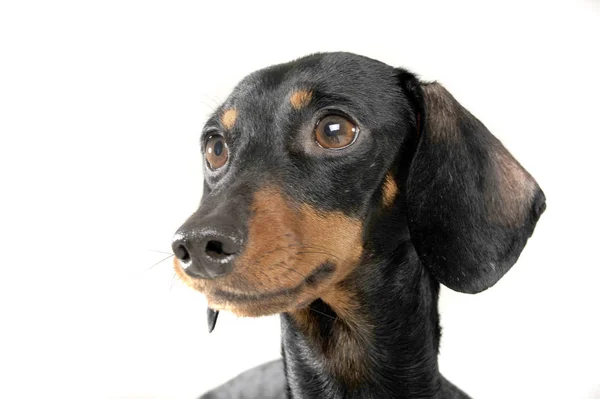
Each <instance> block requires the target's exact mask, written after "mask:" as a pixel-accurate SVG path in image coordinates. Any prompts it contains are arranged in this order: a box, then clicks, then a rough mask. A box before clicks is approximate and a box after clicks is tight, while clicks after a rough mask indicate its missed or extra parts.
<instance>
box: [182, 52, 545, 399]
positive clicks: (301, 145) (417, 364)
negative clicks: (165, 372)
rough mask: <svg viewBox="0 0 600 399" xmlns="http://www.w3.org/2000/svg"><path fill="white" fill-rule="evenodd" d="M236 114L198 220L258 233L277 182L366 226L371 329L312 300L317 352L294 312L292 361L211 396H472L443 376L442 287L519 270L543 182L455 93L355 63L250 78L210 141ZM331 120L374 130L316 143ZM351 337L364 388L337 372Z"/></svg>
mask: <svg viewBox="0 0 600 399" xmlns="http://www.w3.org/2000/svg"><path fill="white" fill-rule="evenodd" d="M298 89H306V90H310V91H311V92H312V93H313V96H312V100H311V102H310V104H308V105H307V106H306V107H304V108H303V109H301V110H299V111H294V110H292V109H291V106H290V105H289V101H288V96H289V94H290V93H291V92H293V90H298ZM230 107H235V108H236V109H237V110H238V114H239V117H238V119H237V120H236V124H235V127H234V128H233V129H232V131H231V132H230V134H229V136H228V145H229V148H230V160H229V164H228V165H227V167H226V168H224V169H223V170H222V171H219V172H210V171H207V173H206V174H205V192H204V198H203V201H202V204H201V207H200V209H199V211H198V212H197V214H196V215H201V216H198V217H203V218H205V215H213V216H214V215H220V216H219V217H220V218H222V219H218V220H226V224H227V225H229V224H236V223H238V224H240V223H241V224H240V225H241V226H242V227H241V230H244V229H247V226H245V225H244V223H246V221H247V219H248V217H249V214H250V210H249V208H248V206H249V203H250V201H251V198H252V194H253V193H254V192H256V191H257V190H258V189H259V188H260V187H263V186H264V185H265V184H276V185H277V186H278V187H280V188H281V190H282V191H283V192H285V193H286V194H287V195H288V196H289V197H290V198H293V199H294V200H295V201H297V202H298V203H306V204H310V205H311V206H313V207H315V208H317V209H319V210H322V211H323V212H328V211H337V212H342V213H343V214H345V215H348V216H349V217H352V218H356V219H360V220H362V221H363V222H364V226H365V227H364V230H363V241H364V253H363V256H362V260H361V262H360V266H359V267H357V268H356V269H355V270H354V271H353V272H352V274H351V275H350V276H349V277H348V278H347V279H346V280H345V281H344V282H343V284H345V285H347V287H348V289H351V290H352V291H353V292H355V293H356V295H357V297H358V303H359V305H360V308H359V313H360V314H361V315H363V316H364V320H366V321H368V324H369V327H368V328H367V331H368V332H367V333H365V334H362V333H360V332H359V330H357V329H356V328H354V327H353V326H352V324H351V323H349V322H348V321H347V320H343V319H341V318H339V317H338V315H336V314H335V312H334V311H333V310H332V309H331V308H330V307H329V305H328V304H327V303H325V302H324V301H322V300H320V299H318V300H316V301H315V302H313V303H312V304H309V306H310V309H311V310H312V316H313V317H314V320H315V326H316V329H317V331H318V333H317V335H318V341H317V342H318V344H315V342H314V341H313V340H310V339H309V338H308V337H307V336H305V334H303V332H302V329H301V328H299V326H298V325H296V322H295V320H294V319H293V318H292V317H290V316H289V315H288V314H286V313H284V314H282V315H281V320H282V337H283V338H282V354H283V364H282V363H281V362H279V361H276V362H272V363H269V364H267V365H265V366H261V367H259V368H256V369H253V370H251V371H249V372H247V373H244V374H243V375H242V376H240V377H238V378H237V379H234V380H233V381H231V382H229V383H227V384H225V385H223V386H222V387H219V388H217V389H215V390H213V391H211V392H209V393H207V394H205V395H204V396H203V398H225V397H227V398H284V397H288V398H302V399H306V398H319V399H325V398H376V399H380V398H467V395H466V394H464V393H463V392H462V391H460V390H459V389H457V388H456V387H454V386H453V385H452V384H450V383H449V382H448V381H446V380H445V379H444V378H443V376H442V375H441V374H440V373H439V371H438V363H437V354H438V348H439V341H440V326H439V317H438V311H437V301H438V293H439V283H440V282H441V283H443V284H445V285H447V286H449V287H450V288H452V289H455V290H458V291H462V292H468V293H475V292H479V291H482V290H484V289H486V288H489V287H490V286H492V285H493V284H494V283H496V281H498V279H499V278H500V277H502V275H503V274H504V273H506V271H508V269H509V268H510V267H511V266H512V265H513V264H514V263H515V262H516V260H517V258H518V256H519V254H520V253H521V250H522V249H523V247H524V245H525V243H526V241H527V239H528V237H529V236H530V235H531V234H532V232H533V229H534V226H535V224H536V222H537V220H538V218H539V216H540V215H541V213H542V212H543V210H544V207H545V198H544V195H543V193H542V191H541V190H540V188H539V187H538V186H537V184H536V183H535V180H533V178H531V176H530V175H529V174H528V173H527V172H526V171H524V169H522V168H521V166H520V165H519V164H518V163H517V162H516V161H514V159H513V158H512V157H511V156H510V154H508V152H507V151H506V150H505V149H504V147H502V144H500V142H499V141H498V140H496V139H495V138H494V137H493V136H492V135H491V134H490V133H489V131H488V130H487V129H486V128H485V126H483V124H482V123H481V122H479V121H478V120H477V119H476V118H475V117H473V116H472V115H471V114H470V113H468V111H466V110H465V109H464V108H463V107H461V106H460V104H458V102H456V100H455V99H454V98H453V97H452V96H451V95H450V94H449V93H447V92H445V90H443V88H441V86H439V85H437V84H435V83H430V84H426V83H422V82H420V81H419V80H418V78H417V77H416V76H415V75H413V74H412V73H410V72H408V71H406V70H402V69H397V68H393V67H390V66H388V65H385V64H383V63H381V62H378V61H375V60H372V59H369V58H365V57H361V56H357V55H353V54H348V53H328V54H316V55H311V56H308V57H305V58H302V59H299V60H296V61H294V62H290V63H287V64H282V65H277V66H273V67H270V68H267V69H264V70H261V71H258V72H255V73H253V74H251V75H250V76H248V77H247V78H246V79H244V80H243V81H242V82H241V83H240V84H239V85H238V86H237V88H236V89H235V90H234V92H233V93H232V95H231V96H230V97H229V98H228V99H227V100H226V101H225V104H224V105H223V106H222V108H221V109H219V110H218V111H217V112H216V113H215V115H214V116H213V117H212V118H211V119H210V120H209V121H208V123H207V127H206V129H205V136H204V137H206V136H207V135H210V134H211V133H213V132H215V131H220V130H222V127H221V125H220V123H219V115H220V112H221V110H222V109H227V108H230ZM331 112H335V113H337V112H341V113H343V114H345V115H347V116H348V117H350V118H351V119H353V120H354V121H356V122H357V124H358V125H359V127H360V129H361V132H360V134H359V136H358V139H357V141H356V142H355V143H354V144H353V145H351V146H350V147H348V148H347V149H344V150H340V151H328V150H324V149H321V148H318V147H316V146H314V137H313V133H312V132H313V127H314V125H315V123H316V121H317V120H318V119H319V118H320V117H322V116H323V115H325V114H328V113H331ZM203 142H204V139H203ZM387 174H390V175H391V176H393V178H394V180H395V184H396V186H397V187H398V194H397V196H396V197H395V198H394V199H393V203H392V204H391V206H385V205H384V201H383V199H382V196H383V186H384V182H385V179H386V175H387ZM502 190H503V191H502ZM223 218H224V219H223ZM203 220H204V219H203ZM214 220H216V219H214ZM239 221H242V222H239ZM188 223H190V222H188ZM198 223H200V222H198ZM224 223H225V222H224ZM332 239H335V237H332ZM318 266H319V265H315V267H318ZM331 268H334V266H333V265H327V264H325V265H322V266H321V269H316V270H317V271H318V276H315V277H314V278H313V277H311V278H312V279H314V280H316V279H317V278H319V276H324V277H326V276H327V273H328V271H329V272H330V271H331V270H332V269H331ZM311 281H312V280H308V281H306V284H309V283H311ZM252 294H253V293H249V295H252ZM251 299H252V297H249V300H251ZM338 332H343V333H344V334H346V335H345V336H347V337H348V339H349V340H350V341H351V342H355V344H356V345H360V346H361V347H362V348H366V356H365V357H364V358H363V359H361V362H362V364H363V365H366V367H365V369H366V370H367V371H366V372H365V373H364V375H363V376H362V378H361V381H360V383H356V382H352V381H349V380H348V379H346V378H345V376H343V375H336V374H335V373H332V372H330V368H328V367H327V362H328V361H329V360H328V353H330V351H331V350H333V351H335V348H336V347H335V345H336V343H335V342H332V338H331V337H332V336H334V335H335V333H338ZM332 346H333V347H332ZM265 375H267V376H268V378H264V376H265Z"/></svg>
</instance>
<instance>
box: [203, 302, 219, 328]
mask: <svg viewBox="0 0 600 399" xmlns="http://www.w3.org/2000/svg"><path fill="white" fill-rule="evenodd" d="M218 316H219V311H218V310H212V309H211V308H207V309H206V321H208V332H209V333H211V332H212V331H213V330H214V329H215V326H216V325H217V317H218Z"/></svg>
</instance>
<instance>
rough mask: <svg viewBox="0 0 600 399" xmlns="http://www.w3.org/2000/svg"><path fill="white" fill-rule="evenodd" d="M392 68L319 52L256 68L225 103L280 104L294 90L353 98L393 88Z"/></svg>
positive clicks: (242, 104) (356, 57)
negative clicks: (313, 91)
mask: <svg viewBox="0 0 600 399" xmlns="http://www.w3.org/2000/svg"><path fill="white" fill-rule="evenodd" d="M394 71H395V70H394V68H392V67H391V66H389V65H386V64H384V63H382V62H379V61H376V60H372V59H370V58H367V57H363V56H359V55H355V54H350V53H319V54H313V55H310V56H306V57H303V58H300V59H297V60H295V61H291V62H287V63H284V64H277V65H273V66H270V67H267V68H264V69H260V70H258V71H256V72H253V73H251V74H249V75H248V76H246V77H245V78H244V79H243V80H242V81H241V82H240V83H239V84H238V85H237V86H236V88H235V89H234V90H233V92H232V93H231V95H230V97H229V98H228V100H227V102H228V103H230V104H234V103H235V104H238V106H239V107H240V108H241V107H243V106H244V105H246V106H250V107H256V106H260V105H263V106H264V105H267V106H270V107H271V108H272V106H273V105H275V104H277V103H280V102H281V101H282V100H283V99H286V98H289V96H291V95H293V94H294V92H295V91H298V90H307V91H310V90H315V91H319V92H322V93H323V94H334V95H338V96H344V95H347V96H356V95H359V94H363V95H365V97H367V95H368V94H375V93H377V92H380V91H381V90H384V91H386V90H388V91H389V90H393V89H396V87H395V79H394V73H395V72H394Z"/></svg>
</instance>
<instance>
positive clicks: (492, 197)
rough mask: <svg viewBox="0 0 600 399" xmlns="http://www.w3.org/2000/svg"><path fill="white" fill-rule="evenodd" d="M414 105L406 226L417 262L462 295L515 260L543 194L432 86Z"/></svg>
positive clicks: (421, 90)
mask: <svg viewBox="0 0 600 399" xmlns="http://www.w3.org/2000/svg"><path fill="white" fill-rule="evenodd" d="M417 86H419V87H413V88H412V89H413V90H415V91H416V92H415V93H416V94H415V96H416V102H418V103H420V108H421V109H420V112H419V115H418V117H417V121H418V123H417V125H421V126H420V127H417V129H418V131H417V134H418V137H417V143H416V150H415V153H414V156H413V159H412V162H411V164H410V168H409V172H408V177H407V181H406V199H407V215H408V227H409V231H410V235H411V239H412V241H413V244H414V246H415V249H416V250H417V253H418V255H419V257H420V259H421V261H422V262H423V264H424V265H425V266H426V267H428V268H429V270H430V271H431V273H432V274H433V275H434V276H435V277H436V278H437V279H438V280H439V281H440V282H441V283H442V284H444V285H446V286H447V287H449V288H451V289H453V290H456V291H460V292H466V293H477V292H481V291H483V290H485V289H487V288H489V287H491V286H492V285H494V284H495V283H496V282H497V281H498V280H499V279H500V278H501V277H502V276H503V275H504V274H505V273H506V272H507V271H508V270H509V269H510V268H511V266H512V265H513V264H514V263H515V262H516V261H517V258H518V257H519V255H520V254H521V251H522V250H523V247H524V246H525V243H526V242H527V239H528V238H529V237H530V236H531V234H532V233H533V229H534V227H535V224H536V222H537V220H538V219H539V217H540V215H541V214H542V212H543V211H544V209H545V208H546V203H545V201H546V199H545V196H544V193H543V192H542V190H541V189H540V187H539V186H538V185H537V183H536V181H535V180H534V179H533V177H531V175H530V174H529V173H528V172H527V171H526V170H525V169H524V168H523V167H522V166H521V165H520V164H519V163H518V162H517V161H516V160H515V159H514V158H513V157H512V155H511V154H510V153H509V152H508V150H506V148H504V146H503V145H502V143H500V141H498V140H497V139H496V138H495V137H494V136H493V135H492V134H491V133H490V132H489V131H488V129H487V128H486V127H485V126H484V125H483V124H482V123H481V122H480V121H479V120H478V119H477V118H475V117H474V116H473V115H471V114H470V113H469V111H467V110H466V109H465V108H463V107H462V106H461V105H460V104H459V103H458V102H457V101H456V100H455V99H454V97H453V96H452V95H451V94H450V93H449V92H448V91H446V89H444V88H443V87H442V86H441V85H440V84H438V83H429V84H417Z"/></svg>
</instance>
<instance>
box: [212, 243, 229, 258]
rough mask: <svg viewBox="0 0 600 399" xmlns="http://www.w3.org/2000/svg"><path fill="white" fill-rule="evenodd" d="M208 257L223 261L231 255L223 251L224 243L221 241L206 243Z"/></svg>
mask: <svg viewBox="0 0 600 399" xmlns="http://www.w3.org/2000/svg"><path fill="white" fill-rule="evenodd" d="M206 255H208V256H209V257H210V258H213V259H223V258H226V257H228V256H229V255H231V254H229V253H227V252H225V251H224V250H223V243H222V242H221V241H216V240H210V241H209V242H207V243H206Z"/></svg>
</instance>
